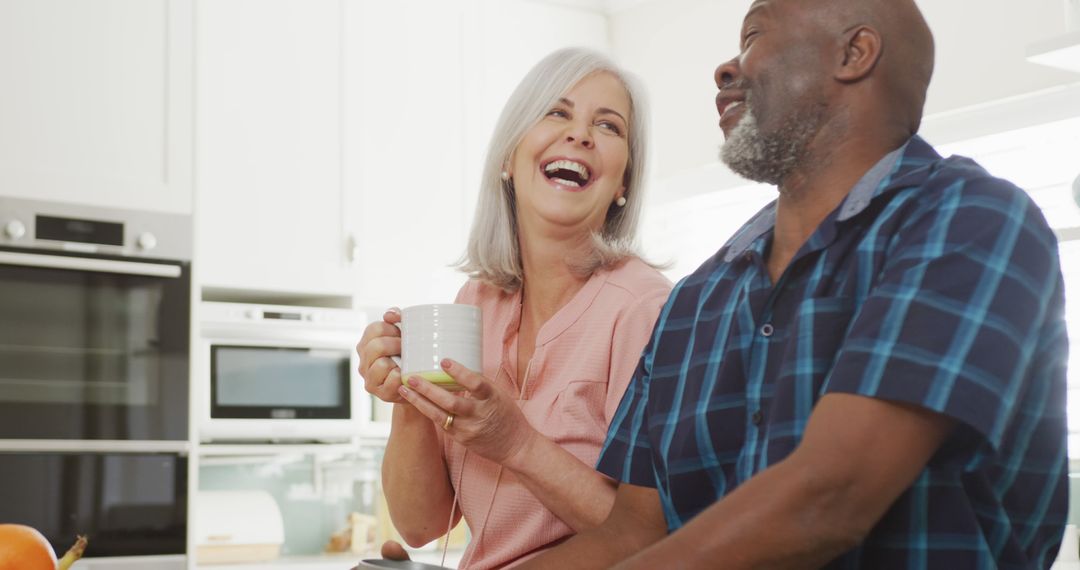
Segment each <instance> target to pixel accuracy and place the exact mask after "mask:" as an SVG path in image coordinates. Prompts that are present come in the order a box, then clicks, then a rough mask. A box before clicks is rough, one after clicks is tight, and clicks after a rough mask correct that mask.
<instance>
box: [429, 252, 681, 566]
mask: <svg viewBox="0 0 1080 570" xmlns="http://www.w3.org/2000/svg"><path fill="white" fill-rule="evenodd" d="M670 291H671V282H670V281H668V279H667V278H665V277H664V276H663V275H661V274H660V272H658V271H656V270H655V269H653V268H651V267H649V266H648V265H646V264H645V263H644V262H642V261H641V260H638V259H630V260H629V261H627V262H626V263H624V264H622V265H621V266H619V267H617V268H616V269H614V270H604V271H598V272H596V273H595V274H594V275H593V276H592V277H591V278H590V279H589V281H588V282H586V284H585V286H584V287H583V288H582V289H581V290H580V291H578V293H577V294H576V295H575V296H574V297H573V298H572V299H571V300H570V302H569V303H567V304H566V306H564V307H563V308H562V309H560V310H559V312H558V313H556V314H555V315H554V316H553V317H552V318H551V319H550V320H548V322H546V323H544V325H543V327H541V329H540V330H539V332H538V333H537V338H536V348H535V351H534V352H533V356H532V361H531V363H530V364H529V366H528V374H529V379H528V382H527V383H526V384H525V393H524V398H523V399H521V400H518V404H519V406H520V407H521V410H522V412H524V414H525V417H526V418H527V419H528V420H529V422H530V423H531V424H532V425H533V427H535V428H536V429H537V430H539V431H540V433H542V434H544V435H545V436H547V437H548V438H549V439H551V440H552V441H554V442H555V443H558V444H559V445H560V446H562V447H563V448H564V449H566V450H567V451H569V452H570V453H572V454H573V455H574V456H575V457H577V458H578V459H580V460H581V461H582V462H583V463H585V464H586V465H589V466H594V465H595V464H596V460H597V458H598V457H599V454H600V447H601V445H603V442H604V438H605V436H606V435H607V428H608V425H609V424H610V423H611V418H612V416H613V415H614V413H615V409H616V408H617V407H618V405H619V401H620V400H621V398H622V395H623V392H624V391H625V390H626V387H627V385H628V384H629V382H630V377H631V375H632V374H633V372H634V369H635V368H636V367H637V363H638V358H639V357H640V356H641V351H642V349H643V348H644V347H645V344H646V343H647V342H648V339H649V336H650V335H651V333H652V328H653V324H655V322H656V317H657V315H659V313H660V308H661V307H662V306H663V304H664V302H665V301H666V300H667V296H668V293H669V292H670ZM457 302H458V303H467V304H471V305H477V306H479V307H480V309H481V311H482V312H483V321H484V340H483V350H484V355H483V366H484V370H483V373H484V376H486V377H487V378H488V379H489V380H492V381H493V382H494V383H495V385H496V386H498V387H500V388H503V389H505V390H506V391H507V392H508V393H510V394H512V395H514V397H515V398H516V397H517V395H518V393H519V392H520V389H521V388H520V387H521V382H520V381H519V379H518V371H517V370H516V369H515V366H514V363H515V361H516V355H517V340H518V321H519V319H520V313H521V294H520V292H517V293H513V294H507V293H505V292H503V291H502V290H501V289H498V288H497V287H493V286H491V285H489V284H486V283H483V282H480V281H476V280H471V281H469V282H468V283H466V284H465V286H464V287H462V289H461V291H460V292H459V293H458V297H457ZM443 453H444V457H445V459H446V462H447V465H448V467H449V471H450V480H451V482H452V483H453V484H454V485H457V484H458V482H459V481H460V482H461V485H460V488H459V489H458V505H459V509H460V510H461V512H462V514H463V515H464V516H465V521H466V523H468V525H469V529H470V531H471V533H472V540H471V542H470V544H469V546H468V549H467V550H466V551H465V554H464V556H463V558H462V565H461V567H462V568H470V569H477V570H484V569H487V568H503V567H506V566H509V565H512V564H514V563H518V562H522V561H524V560H525V559H526V558H530V557H531V556H532V555H535V554H538V553H539V552H540V551H542V550H543V549H545V548H548V547H550V546H554V545H555V544H556V543H558V542H559V541H561V540H563V539H565V538H567V537H569V536H571V535H572V534H573V533H574V531H573V529H571V528H570V527H569V526H568V525H567V524H566V523H564V522H563V521H562V520H560V519H559V518H558V517H556V516H555V514H554V513H552V512H551V511H549V510H548V509H547V508H546V507H544V505H543V504H542V503H541V502H540V501H539V500H538V499H537V498H536V497H534V496H533V494H532V493H531V492H530V491H529V490H528V488H526V487H525V485H524V484H523V483H522V482H521V481H519V480H518V479H517V477H515V476H514V474H513V473H512V472H510V471H509V470H507V469H502V468H501V467H500V466H499V465H498V464H496V463H494V462H491V461H488V460H487V459H484V458H483V457H480V456H479V455H476V454H475V453H466V450H465V448H464V447H463V446H461V445H459V444H457V443H456V442H454V441H453V440H452V439H450V438H444V439H443Z"/></svg>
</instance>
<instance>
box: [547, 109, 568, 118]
mask: <svg viewBox="0 0 1080 570" xmlns="http://www.w3.org/2000/svg"><path fill="white" fill-rule="evenodd" d="M547 116H549V117H559V118H562V119H565V118H567V117H569V116H570V114H569V113H567V112H566V111H563V110H562V109H552V110H550V111H548V114H547Z"/></svg>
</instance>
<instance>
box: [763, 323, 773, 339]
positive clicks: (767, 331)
mask: <svg viewBox="0 0 1080 570" xmlns="http://www.w3.org/2000/svg"><path fill="white" fill-rule="evenodd" d="M772 333H773V326H772V324H770V323H765V324H763V325H761V336H766V337H768V336H772Z"/></svg>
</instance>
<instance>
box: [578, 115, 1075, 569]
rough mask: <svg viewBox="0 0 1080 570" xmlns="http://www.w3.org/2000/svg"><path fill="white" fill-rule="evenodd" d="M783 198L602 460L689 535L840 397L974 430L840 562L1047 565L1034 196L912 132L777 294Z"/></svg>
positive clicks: (1057, 476) (618, 420)
mask: <svg viewBox="0 0 1080 570" xmlns="http://www.w3.org/2000/svg"><path fill="white" fill-rule="evenodd" d="M775 216H776V211H775V204H772V205H770V206H767V207H766V208H765V209H763V210H762V211H761V212H760V213H758V214H757V215H756V216H755V217H754V218H753V219H751V220H750V221H749V222H748V223H747V224H746V225H744V226H743V227H742V228H741V229H740V230H739V231H738V232H736V234H735V235H734V236H733V237H732V238H731V240H730V241H729V242H728V243H727V244H726V245H725V246H724V247H722V248H721V249H720V250H719V251H718V252H717V253H716V255H714V256H713V257H712V258H711V259H709V260H708V261H706V262H705V263H704V264H703V265H702V266H701V267H700V268H698V270H697V271H695V272H694V273H692V274H691V275H689V276H688V277H686V278H685V279H683V280H682V281H681V282H680V283H679V284H678V285H677V286H676V287H675V290H674V291H673V292H672V294H671V297H670V298H669V299H668V302H667V304H666V305H665V306H664V308H663V310H662V311H661V314H660V317H659V319H658V321H657V324H656V328H655V330H654V332H653V337H652V340H651V341H650V343H649V345H648V346H647V347H646V348H645V352H644V354H643V356H642V358H641V361H640V363H639V365H638V368H637V371H636V372H635V374H634V378H633V381H632V382H631V384H630V387H629V389H628V390H627V392H626V395H625V396H624V398H623V400H622V403H621V405H620V407H619V409H618V411H617V413H616V415H615V418H614V419H613V421H612V425H611V429H610V431H609V433H608V438H607V441H606V443H605V444H604V449H603V451H602V452H601V456H600V460H599V465H598V469H600V471H602V472H604V473H606V474H608V475H610V476H611V477H613V478H615V479H617V480H620V481H624V482H628V483H631V484H634V485H643V486H649V487H655V488H656V489H657V491H658V492H659V495H660V499H661V502H662V504H663V508H664V515H665V517H666V518H667V523H668V528H669V530H670V531H673V530H675V529H678V528H679V527H681V526H682V525H684V524H686V523H687V522H688V521H689V520H690V519H691V518H692V517H694V516H695V515H697V514H698V513H700V512H701V511H702V510H704V509H705V508H707V507H708V506H710V505H712V504H713V503H714V502H715V501H717V500H718V499H721V498H723V497H724V495H726V494H728V493H730V492H732V491H733V490H734V489H735V488H736V487H738V486H739V485H740V484H741V483H743V482H745V481H746V480H748V479H750V478H751V477H753V476H754V474H755V473H758V472H760V471H762V470H764V469H765V468H767V467H769V466H770V465H772V464H774V463H777V462H779V461H781V460H783V459H784V458H785V457H787V456H788V455H789V454H790V453H791V452H792V451H793V450H794V449H795V447H796V446H798V445H799V441H800V439H801V438H802V435H803V431H804V429H805V428H806V423H807V419H808V418H809V417H810V413H811V411H812V410H813V408H814V404H815V403H816V402H817V401H818V400H819V399H820V398H821V397H822V396H824V395H825V394H828V393H848V394H859V395H863V396H869V397H874V398H882V399H885V400H891V401H898V402H906V403H909V404H914V405H917V406H921V407H923V408H926V409H930V410H934V411H935V412H938V413H941V414H944V415H946V416H948V417H950V418H952V419H953V420H955V421H956V424H957V426H958V428H957V429H955V430H954V431H953V433H952V434H951V435H950V436H949V437H948V438H947V440H946V441H945V443H944V444H943V446H942V447H941V449H939V450H938V452H937V453H936V454H935V455H934V456H933V458H932V459H931V460H930V461H929V463H928V465H927V466H926V468H925V469H923V471H922V472H921V473H920V474H919V475H918V477H917V479H916V480H915V482H914V484H912V486H911V487H910V488H909V489H907V490H906V491H905V492H904V493H903V494H902V495H901V496H900V498H899V499H898V500H897V501H896V503H895V504H894V505H893V506H892V507H891V508H890V509H889V511H888V512H887V513H886V514H885V516H884V517H883V518H882V519H881V520H880V521H879V522H878V524H877V525H876V526H875V527H874V529H873V530H872V531H871V533H870V535H869V536H868V537H867V538H866V540H865V541H863V542H862V543H861V544H860V545H859V546H858V547H857V548H855V549H853V550H851V551H849V552H847V553H845V554H844V555H842V556H840V557H839V558H838V559H836V560H835V561H833V563H831V564H830V565H829V568H875V569H878V568H881V569H886V568H905V569H916V568H949V569H952V568H965V569H966V568H1046V567H1049V566H1050V563H1051V561H1052V560H1053V559H1054V557H1055V556H1056V554H1057V549H1058V545H1059V543H1060V541H1061V536H1062V529H1063V526H1064V524H1065V517H1066V513H1067V510H1068V504H1067V503H1068V491H1067V480H1066V476H1067V463H1068V461H1067V457H1066V446H1065V433H1066V427H1065V362H1066V359H1067V356H1068V342H1067V340H1066V335H1065V322H1064V309H1063V285H1062V278H1061V270H1060V265H1059V262H1058V256H1057V241H1056V239H1055V237H1054V234H1053V233H1052V232H1051V230H1050V229H1049V227H1047V224H1046V221H1045V220H1044V219H1043V217H1042V214H1041V213H1040V212H1039V210H1038V208H1037V207H1036V206H1035V205H1034V204H1033V203H1032V201H1031V200H1030V199H1029V198H1028V196H1027V195H1026V194H1025V193H1024V192H1023V191H1021V190H1020V189H1018V188H1016V187H1015V186H1013V185H1012V184H1010V183H1008V182H1005V181H1003V180H1000V179H995V178H993V177H991V176H990V175H989V174H987V172H986V171H985V170H983V169H982V168H981V167H979V166H978V165H977V164H975V163H974V162H972V161H971V160H969V159H965V158H956V157H953V158H948V159H942V158H941V157H940V156H939V155H938V154H937V153H936V152H935V151H934V150H933V149H932V148H931V147H930V146H929V145H928V144H926V143H925V142H924V141H923V140H922V139H921V138H919V137H914V138H912V139H911V140H910V141H908V143H907V144H906V145H905V146H904V147H901V148H900V149H898V150H897V151H895V152H893V153H891V154H890V155H888V156H886V157H885V158H884V159H882V160H881V161H880V162H879V163H878V164H877V165H876V166H875V167H874V168H873V169H871V170H870V171H869V172H868V173H867V174H866V175H865V176H864V177H863V178H862V179H861V180H860V181H859V183H858V184H857V185H856V186H855V187H854V188H853V189H852V191H851V192H850V193H849V194H848V196H847V198H845V200H844V201H843V202H842V203H841V204H840V206H839V207H838V208H837V209H836V210H835V211H834V212H832V213H831V214H830V215H829V216H828V217H826V219H825V220H824V221H823V222H822V223H821V225H820V226H819V227H818V228H817V230H816V231H815V232H814V234H813V235H812V236H811V237H810V238H809V239H808V240H807V242H806V244H804V245H803V247H802V248H801V249H800V250H799V252H798V253H797V254H796V255H795V258H794V259H793V260H792V262H791V264H790V266H789V267H788V268H787V269H786V271H785V272H784V274H783V275H782V276H781V277H780V278H779V279H778V281H777V283H776V285H775V286H773V284H772V283H771V282H770V279H769V275H768V273H767V270H766V266H765V256H766V253H767V251H768V248H769V245H770V243H771V240H772V232H773V227H774V222H775Z"/></svg>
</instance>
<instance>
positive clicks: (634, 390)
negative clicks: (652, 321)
mask: <svg viewBox="0 0 1080 570" xmlns="http://www.w3.org/2000/svg"><path fill="white" fill-rule="evenodd" d="M659 328H660V324H659V321H658V323H657V325H656V327H654V332H653V334H652V338H651V339H650V340H649V344H648V345H646V346H645V350H644V352H642V354H641V358H639V359H638V364H637V367H636V368H635V370H634V373H633V375H632V376H631V377H630V381H629V385H628V386H627V388H626V392H625V393H624V394H623V397H622V400H621V401H620V403H619V406H618V408H617V409H616V410H615V415H614V417H613V418H612V420H611V426H610V427H609V428H608V434H607V438H606V439H605V441H604V446H603V448H602V449H601V450H600V459H599V460H598V461H597V465H596V469H597V470H598V471H600V472H601V473H603V474H605V475H607V476H609V477H611V478H612V479H615V480H616V481H620V482H623V483H630V484H632V485H639V486H642V487H656V485H657V482H656V471H655V468H654V466H653V454H652V444H651V443H650V442H649V431H648V421H647V420H648V418H647V414H646V411H647V407H648V402H649V376H650V369H651V367H652V359H653V356H652V355H653V350H654V347H655V346H656V339H657V336H658V334H657V332H656V330H657V329H659Z"/></svg>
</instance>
